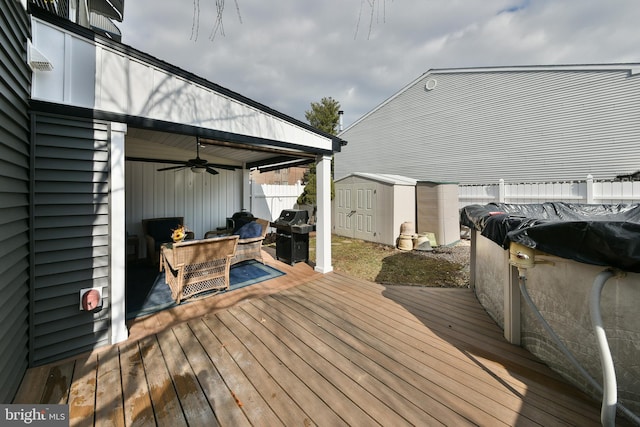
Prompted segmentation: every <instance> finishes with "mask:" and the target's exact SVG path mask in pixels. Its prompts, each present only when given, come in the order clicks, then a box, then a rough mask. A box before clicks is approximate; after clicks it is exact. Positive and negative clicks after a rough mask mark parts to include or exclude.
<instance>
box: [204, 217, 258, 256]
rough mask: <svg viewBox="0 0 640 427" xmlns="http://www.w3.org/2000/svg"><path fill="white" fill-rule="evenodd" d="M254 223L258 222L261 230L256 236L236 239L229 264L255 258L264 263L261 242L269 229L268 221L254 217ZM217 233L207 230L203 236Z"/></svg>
mask: <svg viewBox="0 0 640 427" xmlns="http://www.w3.org/2000/svg"><path fill="white" fill-rule="evenodd" d="M255 222H256V223H258V224H260V226H261V227H262V231H261V233H260V235H259V236H257V237H249V238H246V239H240V240H238V247H237V249H236V255H235V256H234V257H233V258H232V259H231V265H234V264H237V263H239V262H242V261H246V260H249V259H255V260H256V261H259V262H261V263H263V264H264V260H263V258H262V242H263V240H264V238H265V237H266V235H267V230H268V229H269V221H267V220H266V219H262V218H256V220H255ZM216 235H219V231H208V232H206V233H205V235H204V238H205V239H207V238H209V237H213V236H216Z"/></svg>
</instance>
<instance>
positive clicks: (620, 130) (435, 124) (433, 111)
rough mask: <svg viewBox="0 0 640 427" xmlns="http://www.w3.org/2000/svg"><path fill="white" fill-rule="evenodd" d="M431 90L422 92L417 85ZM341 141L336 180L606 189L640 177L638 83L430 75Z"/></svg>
mask: <svg viewBox="0 0 640 427" xmlns="http://www.w3.org/2000/svg"><path fill="white" fill-rule="evenodd" d="M431 79H435V80H436V81H437V86H436V87H435V88H434V89H433V90H430V91H429V90H426V89H425V84H426V82H427V81H429V80H431ZM340 137H341V138H343V139H345V140H347V141H348V142H349V144H348V145H347V146H346V147H345V148H344V149H343V151H342V152H341V153H338V154H337V155H336V160H335V171H336V178H340V177H343V176H346V175H348V174H349V173H352V172H372V173H386V174H403V175H406V176H411V177H412V178H416V179H418V180H431V181H439V182H443V181H449V182H458V183H460V184H483V183H495V182H496V181H497V179H499V178H503V179H504V180H505V181H507V182H530V181H561V180H578V179H584V177H585V176H587V175H588V174H591V175H593V177H594V178H596V179H611V178H613V177H614V176H616V175H618V174H622V173H629V172H634V171H636V170H639V169H640V150H638V144H639V143H640V75H633V74H631V73H630V71H629V69H623V67H620V69H619V70H616V69H606V70H598V69H587V70H584V71H581V70H576V69H571V70H563V69H550V70H533V71H531V70H526V69H524V70H509V71H495V70H494V71H486V72H480V71H475V72H471V71H468V72H465V71H460V70H459V71H448V72H438V71H434V72H431V73H428V74H425V75H424V76H423V77H421V78H419V79H417V80H416V81H414V82H413V83H412V84H410V85H409V86H407V87H406V88H405V89H404V90H402V91H401V92H399V93H398V94H396V95H394V97H392V98H391V99H390V100H388V101H387V102H385V103H383V104H382V105H380V106H379V107H377V108H376V109H375V110H373V111H372V112H371V113H369V114H368V115H366V116H364V117H363V118H362V119H360V120H359V121H358V122H356V123H355V124H354V125H352V126H351V127H349V128H348V129H346V130H345V131H344V132H343V133H342V134H341V135H340Z"/></svg>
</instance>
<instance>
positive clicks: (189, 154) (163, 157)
mask: <svg viewBox="0 0 640 427" xmlns="http://www.w3.org/2000/svg"><path fill="white" fill-rule="evenodd" d="M196 141H197V137H196V136H194V135H184V134H177V133H170V132H162V131H157V130H149V129H141V128H134V127H130V128H129V129H128V130H127V136H126V143H125V155H126V158H127V160H138V161H154V162H158V163H176V162H180V161H184V160H187V159H190V158H193V157H195V155H196ZM200 144H201V145H200V157H201V158H203V159H206V160H208V161H209V162H211V163H215V164H218V165H228V166H230V167H235V168H242V167H247V168H253V167H260V168H261V169H262V168H268V167H271V168H273V166H274V165H279V164H282V163H283V162H296V163H310V162H313V161H314V159H315V154H313V153H309V152H304V151H302V150H299V149H293V148H287V147H281V146H277V145H275V144H268V143H264V144H243V143H234V142H227V141H220V140H217V139H214V138H207V137H201V138H200Z"/></svg>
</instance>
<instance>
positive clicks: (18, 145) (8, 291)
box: [0, 0, 31, 403]
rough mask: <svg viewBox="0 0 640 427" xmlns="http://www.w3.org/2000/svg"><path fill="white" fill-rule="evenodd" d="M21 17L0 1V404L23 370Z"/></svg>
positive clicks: (25, 225)
mask: <svg viewBox="0 0 640 427" xmlns="http://www.w3.org/2000/svg"><path fill="white" fill-rule="evenodd" d="M28 37H29V24H28V20H27V15H26V12H25V10H24V9H23V7H22V6H21V5H20V2H18V1H14V0H2V1H1V2H0V295H2V298H0V343H2V345H1V346H0V372H2V375H0V403H10V402H11V401H12V399H13V396H14V395H15V392H16V391H17V389H18V386H19V385H20V381H21V380H22V376H23V375H24V373H25V371H26V370H27V367H28V349H29V347H28V332H29V329H28V328H29V326H28V324H29V299H28V296H29V116H28V114H27V110H28V99H29V92H30V85H31V74H30V69H29V67H28V66H27V62H26V57H27V54H26V46H27V38H28Z"/></svg>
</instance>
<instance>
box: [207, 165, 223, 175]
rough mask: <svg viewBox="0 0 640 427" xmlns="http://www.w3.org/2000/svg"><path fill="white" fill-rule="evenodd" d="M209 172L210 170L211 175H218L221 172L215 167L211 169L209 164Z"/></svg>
mask: <svg viewBox="0 0 640 427" xmlns="http://www.w3.org/2000/svg"><path fill="white" fill-rule="evenodd" d="M207 172H209V173H210V174H211V175H218V174H219V173H220V172H218V171H217V170H215V169H211V168H210V167H209V166H207Z"/></svg>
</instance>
